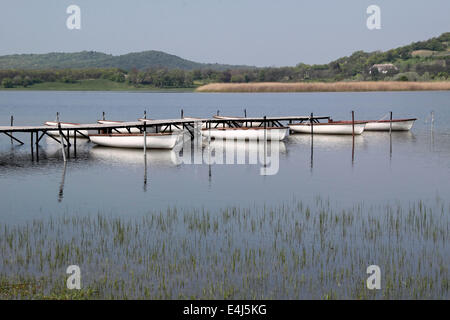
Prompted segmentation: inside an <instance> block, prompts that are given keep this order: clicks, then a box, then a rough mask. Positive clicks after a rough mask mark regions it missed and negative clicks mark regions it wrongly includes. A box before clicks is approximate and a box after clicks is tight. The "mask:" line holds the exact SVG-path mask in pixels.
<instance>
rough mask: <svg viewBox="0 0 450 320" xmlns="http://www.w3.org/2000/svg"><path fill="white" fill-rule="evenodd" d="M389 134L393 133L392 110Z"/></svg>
mask: <svg viewBox="0 0 450 320" xmlns="http://www.w3.org/2000/svg"><path fill="white" fill-rule="evenodd" d="M389 134H392V111H391V112H390V120H389Z"/></svg>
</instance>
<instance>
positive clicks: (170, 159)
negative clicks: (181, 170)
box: [89, 146, 181, 167]
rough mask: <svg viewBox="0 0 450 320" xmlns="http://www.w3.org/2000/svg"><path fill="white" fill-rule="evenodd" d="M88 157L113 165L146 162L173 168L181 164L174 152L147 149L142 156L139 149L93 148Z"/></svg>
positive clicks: (141, 151)
mask: <svg viewBox="0 0 450 320" xmlns="http://www.w3.org/2000/svg"><path fill="white" fill-rule="evenodd" d="M89 157H90V158H92V159H95V160H101V161H104V162H109V163H113V164H120V165H123V164H128V165H142V164H146V163H147V161H148V162H149V164H150V165H151V166H155V167H174V166H177V165H179V164H181V160H180V158H179V156H178V154H177V153H176V152H175V151H174V150H158V149H149V150H147V152H146V153H145V155H144V152H143V150H141V149H121V148H108V147H102V146H94V147H92V148H91V149H89Z"/></svg>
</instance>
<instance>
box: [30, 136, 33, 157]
mask: <svg viewBox="0 0 450 320" xmlns="http://www.w3.org/2000/svg"><path fill="white" fill-rule="evenodd" d="M33 135H34V132H33V131H31V134H30V138H31V161H34V150H33V144H34V143H33Z"/></svg>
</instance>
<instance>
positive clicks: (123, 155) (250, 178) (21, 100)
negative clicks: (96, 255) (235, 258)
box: [0, 91, 450, 222]
mask: <svg viewBox="0 0 450 320" xmlns="http://www.w3.org/2000/svg"><path fill="white" fill-rule="evenodd" d="M181 108H183V109H184V114H185V115H189V116H198V117H208V116H211V115H212V114H214V113H215V112H216V111H217V110H220V112H221V114H223V115H242V114H243V110H244V108H245V109H247V114H248V115H249V116H263V115H306V114H309V113H310V112H314V114H315V115H326V116H328V115H330V116H332V117H333V119H350V117H351V115H350V112H351V110H355V112H356V118H357V119H380V118H381V117H383V116H385V115H386V113H387V112H388V111H390V110H392V111H393V114H394V117H395V118H400V117H417V118H418V121H416V123H415V125H414V127H413V129H412V131H411V132H402V133H393V135H392V145H390V139H389V135H388V134H387V133H370V132H367V133H364V134H363V135H362V136H360V137H356V139H355V148H354V150H353V151H354V157H353V161H352V139H351V137H325V136H316V138H315V139H314V148H313V155H312V157H311V141H310V137H309V136H307V135H306V136H304V135H291V136H290V137H289V139H288V140H286V141H285V142H284V143H282V144H281V145H280V160H279V171H278V173H277V174H275V175H271V176H263V175H260V174H259V171H260V167H261V166H260V165H258V164H257V165H255V164H245V165H219V164H216V165H212V166H211V167H209V166H208V165H206V164H197V165H190V164H183V163H180V160H179V155H178V154H177V153H176V152H174V151H153V150H151V151H149V152H148V157H147V161H148V163H147V164H148V165H147V170H146V171H147V172H146V173H145V166H144V158H143V155H142V152H141V151H137V150H135V151H133V150H130V151H127V150H115V149H108V148H98V147H97V148H96V147H93V146H92V144H91V143H87V142H81V143H80V145H79V148H78V158H77V159H71V160H70V161H69V162H68V163H67V166H66V167H65V166H64V164H63V161H62V157H61V153H60V151H59V149H58V145H57V144H55V143H54V142H53V141H52V140H49V139H43V142H42V144H41V148H40V161H39V162H36V161H34V162H32V161H31V156H30V150H29V136H23V135H22V138H23V140H24V141H25V142H26V144H25V145H24V146H17V145H14V146H11V144H10V140H9V138H7V137H6V136H2V137H0V190H1V196H0V197H1V207H2V209H1V212H0V219H1V220H2V221H3V222H17V221H24V220H27V219H30V218H36V217H45V216H47V215H52V214H58V213H61V212H75V213H80V214H92V213H93V214H96V213H98V212H102V213H111V214H118V215H121V216H140V215H142V214H145V213H146V212H147V211H148V210H150V209H159V208H167V207H169V206H174V205H177V206H181V207H207V208H217V207H221V206H227V205H247V204H249V205H251V204H254V203H262V202H264V203H267V204H277V203H281V202H282V201H284V200H289V199H292V197H297V198H300V199H302V200H304V201H311V200H312V199H314V197H315V196H318V195H320V196H322V197H326V198H329V199H330V201H331V202H332V203H333V204H334V205H336V206H345V205H347V204H353V203H355V202H364V203H369V204H370V203H374V204H376V203H385V202H393V203H396V202H404V203H408V202H410V201H414V200H416V199H422V200H430V199H431V200H432V199H436V198H442V199H444V200H445V199H446V200H450V199H449V196H448V195H449V194H450V183H449V181H450V139H449V138H450V125H449V123H450V92H396V93H299V94H284V93H280V94H196V93H122V92H120V93H116V92H113V93H109V92H108V93H106V92H5V91H2V92H0V121H1V122H2V123H3V124H5V125H7V124H8V123H9V117H10V115H14V119H15V124H16V125H26V124H41V123H43V122H44V121H47V120H53V119H55V114H56V112H59V113H60V115H61V119H62V121H69V122H81V123H83V122H84V123H93V122H95V121H96V120H97V119H99V118H100V117H101V114H102V112H103V111H104V112H106V117H107V118H108V119H115V120H135V119H136V118H138V117H141V116H142V113H143V111H144V110H147V113H148V116H149V117H150V118H177V117H179V115H180V109H181ZM432 110H433V111H434V112H435V119H436V120H435V123H434V127H433V128H432V127H431V121H430V120H431V117H430V112H431V111H432ZM79 142H80V139H79ZM391 147H392V152H391ZM210 173H211V175H210ZM145 174H146V178H147V184H146V185H145V184H144V179H145Z"/></svg>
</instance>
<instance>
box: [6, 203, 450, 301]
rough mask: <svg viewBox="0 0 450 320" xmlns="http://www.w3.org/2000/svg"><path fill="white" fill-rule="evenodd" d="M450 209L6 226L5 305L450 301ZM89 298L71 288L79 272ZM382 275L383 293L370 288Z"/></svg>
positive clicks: (224, 213) (230, 213)
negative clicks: (371, 277) (370, 277)
mask: <svg viewBox="0 0 450 320" xmlns="http://www.w3.org/2000/svg"><path fill="white" fill-rule="evenodd" d="M449 212H450V207H449V205H448V204H446V203H443V202H442V201H441V200H436V202H435V201H428V202H426V201H418V202H415V203H410V204H403V205H400V204H395V205H392V204H389V203H387V204H384V205H377V206H365V205H364V204H355V205H353V206H350V207H345V208H339V207H338V206H337V205H336V204H333V203H330V200H328V199H322V198H320V197H317V198H316V199H315V200H314V201H313V202H312V203H304V202H303V201H302V200H297V199H292V200H291V201H288V202H285V203H281V204H279V205H273V206H268V205H264V206H257V205H254V206H250V207H226V208H222V209H218V210H214V211H210V210H207V209H195V208H193V209H188V208H181V209H180V208H168V209H167V210H161V211H155V212H149V213H148V214H146V215H145V216H143V217H141V218H124V217H120V216H112V215H107V214H97V215H79V214H76V213H75V214H65V215H55V217H52V218H46V219H37V220H34V221H29V222H25V223H20V224H14V225H10V224H5V223H0V266H1V269H0V299H36V298H38V299H41V298H44V299H128V298H136V299H304V298H306V299H442V298H444V299H445V298H448V297H449V296H448V294H449V289H450V286H449V270H448V252H449V243H450V232H449V231H450V227H449V226H450V216H449ZM71 264H77V265H79V266H80V268H81V286H82V290H80V291H77V290H68V289H66V288H65V281H66V277H67V275H66V274H65V271H66V268H67V266H68V265H71ZM370 264H377V265H379V266H380V267H381V270H382V289H381V290H376V291H371V290H368V289H367V288H366V286H365V281H366V279H367V274H366V268H367V266H368V265H370Z"/></svg>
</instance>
